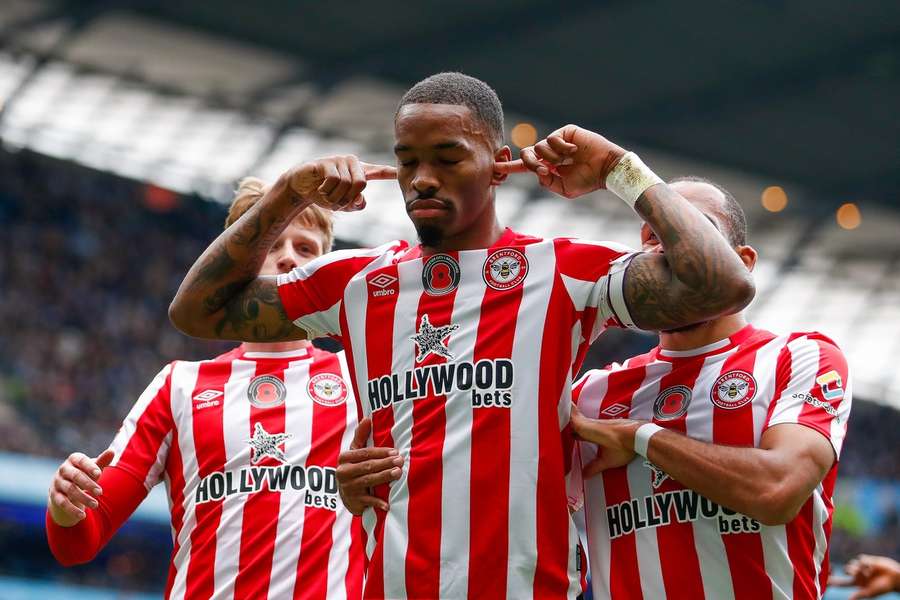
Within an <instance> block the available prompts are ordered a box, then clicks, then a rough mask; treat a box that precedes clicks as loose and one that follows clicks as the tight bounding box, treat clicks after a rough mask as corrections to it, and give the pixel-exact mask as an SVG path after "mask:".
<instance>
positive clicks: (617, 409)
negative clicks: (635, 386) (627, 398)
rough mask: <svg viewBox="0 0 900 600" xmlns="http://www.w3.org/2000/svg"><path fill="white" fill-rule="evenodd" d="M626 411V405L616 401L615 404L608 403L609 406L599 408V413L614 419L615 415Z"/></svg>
mask: <svg viewBox="0 0 900 600" xmlns="http://www.w3.org/2000/svg"><path fill="white" fill-rule="evenodd" d="M627 411H628V406H626V405H625V404H620V403H618V402H617V403H615V404H610V405H609V406H607V407H606V408H604V409H603V410H601V411H600V414H601V415H603V416H604V417H609V418H611V419H615V418H616V417H618V416H619V415H621V414H622V413H623V412H627Z"/></svg>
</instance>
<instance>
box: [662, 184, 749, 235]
mask: <svg viewBox="0 0 900 600" xmlns="http://www.w3.org/2000/svg"><path fill="white" fill-rule="evenodd" d="M680 181H686V182H690V183H705V184H706V185H711V186H712V187H714V188H716V189H717V190H719V191H720V192H722V196H723V197H724V198H725V202H724V203H723V204H722V211H721V212H722V217H723V218H724V221H725V223H724V225H725V227H726V228H727V229H728V231H723V232H722V233H723V234H724V235H725V238H726V239H727V240H728V243H730V244H731V247H732V248H737V247H738V246H745V245H746V244H747V214H746V213H745V212H744V208H743V207H742V206H741V204H740V202H738V201H737V198H735V197H734V194H732V193H731V192H729V191H728V190H727V189H726V188H725V187H724V186H722V185H719V184H718V183H716V182H715V181H712V180H711V179H707V178H706V177H700V176H699V175H682V176H680V177H674V178H672V179H670V180H669V181H668V182H667V183H670V184H672V183H678V182H680Z"/></svg>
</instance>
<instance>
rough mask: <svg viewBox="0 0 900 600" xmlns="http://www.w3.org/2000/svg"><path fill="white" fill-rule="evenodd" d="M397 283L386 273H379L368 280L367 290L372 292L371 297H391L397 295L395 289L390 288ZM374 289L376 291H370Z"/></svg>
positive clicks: (394, 278)
mask: <svg viewBox="0 0 900 600" xmlns="http://www.w3.org/2000/svg"><path fill="white" fill-rule="evenodd" d="M395 283H397V278H396V277H394V276H393V275H388V274H387V273H380V274H378V275H376V276H375V277H373V278H372V279H370V280H369V289H370V290H371V291H372V297H373V298H378V297H380V296H393V295H394V294H396V293H397V290H396V288H394V287H392V286H393V285H394V284H395ZM372 288H376V289H372Z"/></svg>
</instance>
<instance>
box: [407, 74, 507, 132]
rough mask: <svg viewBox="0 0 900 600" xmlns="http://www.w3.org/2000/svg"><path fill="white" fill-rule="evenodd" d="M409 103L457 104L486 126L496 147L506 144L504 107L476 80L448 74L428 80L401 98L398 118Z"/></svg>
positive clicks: (490, 90)
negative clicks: (504, 140) (504, 142)
mask: <svg viewBox="0 0 900 600" xmlns="http://www.w3.org/2000/svg"><path fill="white" fill-rule="evenodd" d="M407 104H455V105H457V106H465V107H466V108H468V109H469V110H470V111H472V114H473V115H474V116H475V118H476V119H478V120H479V121H480V122H481V123H482V124H484V125H485V126H486V127H487V129H488V132H489V133H490V137H491V139H492V141H493V142H494V144H495V146H496V147H497V148H499V147H500V146H502V145H503V105H502V104H500V98H499V97H498V96H497V92H495V91H494V89H493V88H492V87H491V86H489V85H488V84H486V83H485V82H483V81H481V80H480V79H476V78H475V77H471V76H469V75H465V74H463V73H457V72H454V71H447V72H444V73H437V74H435V75H432V76H431V77H426V78H425V79H423V80H422V81H420V82H419V83H417V84H416V85H414V86H412V87H411V88H409V90H407V92H406V93H405V94H403V97H402V98H401V99H400V104H399V105H398V106H397V112H395V113H394V119H395V120H396V118H397V115H398V114H400V109H401V108H403V107H404V106H406V105H407Z"/></svg>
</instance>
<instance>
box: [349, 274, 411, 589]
mask: <svg viewBox="0 0 900 600" xmlns="http://www.w3.org/2000/svg"><path fill="white" fill-rule="evenodd" d="M397 277H398V279H399V283H398V285H399V286H400V289H404V288H405V286H407V285H409V284H407V283H406V282H407V281H408V280H410V279H411V280H413V281H420V280H421V278H422V261H420V260H410V261H406V262H402V263H400V264H399V265H398V267H397ZM358 287H362V286H358ZM411 287H412V286H411ZM419 299H420V296H419V295H418V294H400V296H399V297H398V298H397V304H396V306H395V307H394V331H393V339H392V340H391V346H392V348H393V354H392V356H391V372H392V373H402V372H403V370H404V369H405V368H407V366H408V365H414V364H415V360H414V359H415V356H414V355H413V351H414V350H413V346H414V344H411V343H409V342H410V338H411V337H412V336H413V334H415V333H416V316H415V315H417V314H418V311H419ZM410 315H412V318H410ZM356 339H365V338H356ZM357 380H358V381H363V379H361V378H360V377H359V376H357ZM391 410H392V411H393V414H394V425H393V427H392V429H391V437H392V439H393V440H394V447H395V448H396V449H397V451H398V452H399V453H400V454H401V455H402V456H403V457H404V459H405V461H404V463H403V472H402V474H401V475H400V479H398V480H397V481H395V482H394V483H392V484H391V486H390V492H389V494H388V505H390V507H391V509H390V510H389V511H388V513H387V515H386V517H385V524H384V553H383V556H384V557H385V560H384V561H383V562H384V595H385V597H387V598H405V597H406V561H405V560H403V561H392V560H389V559H388V557H392V556H403V557H405V556H406V549H407V547H408V540H407V532H408V526H407V523H408V521H409V485H408V483H407V481H406V479H407V477H408V476H409V462H410V458H409V454H410V449H411V447H412V430H413V402H394V403H392V405H391Z"/></svg>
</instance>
